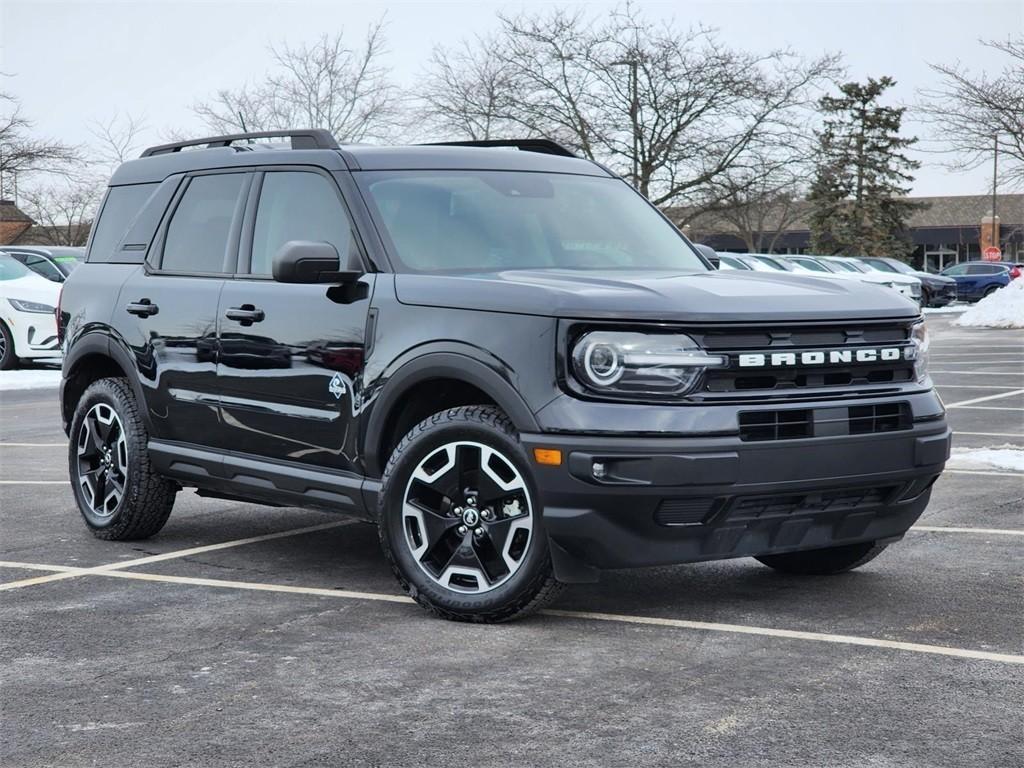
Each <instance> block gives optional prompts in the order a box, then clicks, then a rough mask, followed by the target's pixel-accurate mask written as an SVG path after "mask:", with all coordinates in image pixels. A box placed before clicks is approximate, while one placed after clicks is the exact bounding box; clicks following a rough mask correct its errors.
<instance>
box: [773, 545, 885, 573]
mask: <svg viewBox="0 0 1024 768" xmlns="http://www.w3.org/2000/svg"><path fill="white" fill-rule="evenodd" d="M886 546H887V545H886V544H878V543H876V542H874V541H865V542H862V543H860V544H847V545H845V546H841V547H828V548H827V549H810V550H807V551H805V552H786V553H785V554H781V555H761V556H760V557H757V558H755V559H756V560H758V561H759V562H761V563H764V564H765V565H767V566H768V567H769V568H774V569H775V570H776V571H781V572H783V573H793V574H797V575H801V576H830V575H832V574H835V573H845V572H846V571H852V570H853V569H854V568H859V567H860V566H862V565H864V564H865V563H868V562H870V561H872V560H874V559H875V558H876V557H878V556H879V555H880V554H882V551H883V550H884V549H885V548H886Z"/></svg>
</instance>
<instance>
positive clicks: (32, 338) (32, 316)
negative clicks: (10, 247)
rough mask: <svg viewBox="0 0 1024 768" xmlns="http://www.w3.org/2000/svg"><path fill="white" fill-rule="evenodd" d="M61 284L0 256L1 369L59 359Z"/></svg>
mask: <svg viewBox="0 0 1024 768" xmlns="http://www.w3.org/2000/svg"><path fill="white" fill-rule="evenodd" d="M59 296H60V285H59V284H58V283H55V282H53V281H51V280H47V279H46V278H45V277H40V276H39V275H37V274H36V273H35V272H33V271H32V270H30V269H29V268H28V267H26V266H25V265H24V264H22V263H21V262H20V261H17V260H16V259H13V258H11V257H10V256H9V255H7V254H6V253H0V370H9V369H11V368H15V367H17V365H18V361H19V360H21V359H31V358H40V357H59V356H60V342H59V341H58V340H57V318H56V317H55V315H54V312H55V308H56V306H57V301H58V298H59Z"/></svg>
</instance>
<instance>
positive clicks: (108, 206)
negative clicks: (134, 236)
mask: <svg viewBox="0 0 1024 768" xmlns="http://www.w3.org/2000/svg"><path fill="white" fill-rule="evenodd" d="M158 186H159V185H158V184H132V185H130V186H126V187H111V188H110V190H109V191H108V192H107V198H106V200H104V201H103V208H102V209H101V210H100V215H99V218H98V219H97V220H96V226H95V227H94V228H93V233H92V240H91V241H90V242H89V255H88V260H89V261H109V260H110V259H111V256H112V254H113V252H114V249H115V248H116V247H117V244H118V243H120V242H121V238H123V237H124V235H125V233H126V232H127V231H128V226H129V225H130V224H131V223H132V221H133V220H134V219H135V217H136V216H138V214H139V211H141V210H142V206H144V205H145V204H146V201H147V200H149V196H150V195H152V194H153V190H155V189H156V188H157V187H158Z"/></svg>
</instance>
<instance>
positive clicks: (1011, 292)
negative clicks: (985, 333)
mask: <svg viewBox="0 0 1024 768" xmlns="http://www.w3.org/2000/svg"><path fill="white" fill-rule="evenodd" d="M954 325H959V326H960V327H961V328H1024V277H1018V278H1017V279H1016V280H1011V281H1010V284H1009V285H1007V286H1006V287H1004V288H1000V289H999V290H998V291H996V292H995V293H993V294H991V295H990V296H987V297H985V298H984V299H982V300H981V301H979V302H978V303H977V304H975V305H974V306H973V307H971V308H970V309H968V310H967V311H966V312H964V313H963V314H962V315H961V316H960V318H959V319H958V320H956V321H955V323H954Z"/></svg>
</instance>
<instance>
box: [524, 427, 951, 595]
mask: <svg viewBox="0 0 1024 768" xmlns="http://www.w3.org/2000/svg"><path fill="white" fill-rule="evenodd" d="M521 438H522V441H523V444H524V445H525V446H526V448H527V449H528V453H529V455H531V456H532V449H533V448H558V449H560V450H561V451H562V455H563V457H564V458H563V462H562V464H561V466H557V467H553V466H543V465H535V467H534V474H535V478H536V482H537V485H538V490H539V492H540V495H541V500H542V504H543V508H544V513H543V519H544V524H545V527H546V530H547V533H548V536H549V539H550V542H551V545H552V547H551V549H552V558H553V560H554V565H555V571H556V575H557V576H558V578H559V579H560V580H562V581H593V580H595V579H596V578H597V573H598V571H599V570H600V569H610V568H629V567H636V566H649V565H664V564H672V563H687V562H696V561H700V560H717V559H724V558H731V557H744V556H752V555H763V554H774V553H779V552H789V551H796V550H803V549H818V548H824V547H830V546H837V545H841V544H850V543H854V542H860V541H886V540H895V539H898V538H900V537H901V536H902V535H903V534H904V533H905V532H906V530H907V529H908V528H909V527H910V526H911V525H913V523H914V521H915V520H917V518H918V517H919V516H920V514H921V513H922V512H923V511H924V509H925V507H926V506H927V504H928V499H929V496H930V493H931V490H930V489H931V485H932V483H934V482H935V480H936V479H937V478H938V476H939V474H940V473H941V472H942V469H943V466H944V464H945V462H946V459H947V458H948V456H949V448H950V439H951V433H950V430H949V429H948V427H947V426H946V422H945V420H944V419H941V418H939V419H933V420H929V421H926V422H920V423H915V424H914V425H913V426H912V427H910V428H908V429H904V430H901V431H898V432H889V433H882V434H870V435H858V436H852V435H845V436H841V437H816V438H809V439H797V440H777V441H765V442H744V441H742V440H741V439H740V437H739V436H721V437H620V436H586V435H567V434H551V433H539V434H523V435H522V436H521ZM595 464H597V465H599V474H602V473H603V475H604V476H603V477H595V476H594V474H595V473H594V469H595V467H594V465H595Z"/></svg>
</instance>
